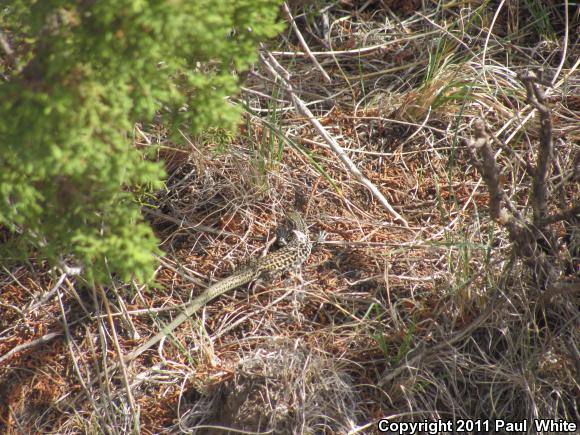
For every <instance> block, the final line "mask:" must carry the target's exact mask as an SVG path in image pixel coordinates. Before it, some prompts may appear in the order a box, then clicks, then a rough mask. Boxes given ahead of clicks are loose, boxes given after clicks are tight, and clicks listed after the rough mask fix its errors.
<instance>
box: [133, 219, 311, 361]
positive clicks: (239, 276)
mask: <svg viewBox="0 0 580 435" xmlns="http://www.w3.org/2000/svg"><path fill="white" fill-rule="evenodd" d="M287 217H288V219H289V220H290V222H291V223H292V226H293V229H292V234H293V237H291V238H290V241H289V242H288V244H287V245H286V246H284V247H283V248H281V249H279V250H277V251H274V252H271V253H269V254H267V255H266V256H264V257H261V258H258V259H254V260H251V261H250V262H248V263H247V264H245V265H243V266H242V267H240V268H239V269H238V270H236V271H235V272H234V273H233V274H232V275H230V276H229V277H227V278H224V279H222V280H221V281H219V282H217V283H215V284H214V285H212V286H210V287H208V288H207V289H206V290H205V291H204V292H203V293H202V294H201V295H199V296H198V297H197V298H195V299H194V300H193V301H191V302H190V303H189V304H188V305H187V306H186V307H185V309H184V310H183V312H182V313H180V314H179V315H178V316H177V317H176V318H175V319H174V320H173V321H172V322H171V323H169V324H168V325H166V326H164V327H162V328H161V331H159V333H158V334H156V335H155V336H153V337H152V338H150V339H149V340H147V341H146V342H145V343H144V344H142V345H141V346H139V347H138V348H137V349H135V350H133V351H132V352H130V353H129V354H127V355H125V357H124V358H123V360H124V362H125V363H128V362H130V361H132V360H134V359H135V358H137V357H138V356H139V355H141V354H142V353H143V352H145V351H146V350H147V349H149V348H151V347H152V346H155V344H157V343H159V341H161V340H162V339H163V338H164V337H166V336H167V335H169V334H171V333H172V332H173V331H174V330H175V328H177V327H178V326H179V325H181V324H182V323H183V322H185V321H186V320H187V319H188V318H189V317H190V316H191V315H192V314H194V313H195V312H196V311H197V310H199V309H200V308H201V307H203V306H204V305H205V304H207V303H208V302H209V301H211V300H212V299H215V298H217V297H218V296H220V295H222V294H224V293H225V292H227V291H230V290H233V289H235V288H236V287H239V286H241V285H244V284H247V283H249V282H250V281H253V280H255V279H257V278H259V277H260V276H262V275H263V274H265V273H268V272H270V273H272V272H273V273H275V272H284V271H287V270H291V269H293V268H295V267H298V266H300V265H301V264H302V263H303V262H304V261H305V260H306V259H307V258H308V256H309V255H310V251H311V250H312V242H311V240H310V237H309V234H308V227H307V226H306V223H305V222H304V219H303V218H302V216H301V215H300V213H298V212H295V211H293V212H290V213H288V215H287Z"/></svg>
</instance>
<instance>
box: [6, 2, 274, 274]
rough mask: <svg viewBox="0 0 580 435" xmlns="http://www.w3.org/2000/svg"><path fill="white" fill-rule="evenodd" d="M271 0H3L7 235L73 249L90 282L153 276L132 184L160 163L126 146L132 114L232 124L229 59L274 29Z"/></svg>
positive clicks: (62, 251)
mask: <svg viewBox="0 0 580 435" xmlns="http://www.w3.org/2000/svg"><path fill="white" fill-rule="evenodd" d="M278 3H279V1H277V0H195V1H190V0H165V1H163V0H99V1H84V0H82V1H81V0H76V1H72V0H68V1H64V0H38V1H31V0H9V1H5V2H3V6H1V8H2V9H0V28H1V29H2V36H3V38H4V39H5V40H6V42H7V43H8V45H9V47H10V49H9V50H4V52H3V58H2V59H1V60H0V77H2V81H1V82H0V138H1V139H0V225H2V226H4V227H6V228H7V229H8V230H9V232H10V235H9V236H8V237H7V239H8V240H9V242H10V244H11V246H22V245H23V242H25V245H26V246H27V247H28V249H31V248H32V249H33V250H36V252H39V253H41V254H42V255H43V256H46V258H48V259H49V260H51V261H52V262H56V261H58V260H59V259H62V258H65V257H67V256H69V255H73V256H74V257H75V258H77V259H79V260H81V261H82V263H83V265H84V267H85V271H86V273H87V275H88V277H89V278H91V279H96V280H98V281H106V280H107V276H109V273H110V272H113V273H117V274H119V275H120V276H121V277H122V278H124V279H127V278H129V277H136V278H138V279H140V280H146V279H147V278H148V277H150V276H151V273H152V271H153V266H154V255H153V254H154V253H156V250H157V248H156V246H157V241H156V239H155V237H154V236H153V233H152V231H151V229H150V228H149V227H148V226H147V225H146V224H144V223H143V222H142V218H141V215H140V212H139V207H138V205H137V204H136V203H135V200H134V195H133V194H132V193H131V192H133V191H135V190H136V189H137V190H140V191H143V190H144V189H145V187H144V186H147V187H148V188H152V189H155V188H159V187H160V186H161V185H162V184H161V180H162V179H163V170H162V167H161V165H160V164H159V163H156V162H151V161H148V160H147V159H146V156H145V155H144V152H143V151H141V150H138V149H136V148H135V147H134V146H133V145H132V143H131V141H130V140H129V139H130V134H129V133H130V131H131V128H132V125H133V123H134V122H137V121H144V122H147V121H148V120H151V119H152V117H153V116H154V114H155V113H156V112H159V113H161V115H162V116H163V117H164V119H165V120H166V121H167V122H168V125H171V126H174V127H177V126H184V125H187V126H188V128H189V131H190V132H191V133H192V134H197V133H200V132H201V131H203V130H204V129H206V128H208V127H212V126H214V127H215V126H219V127H223V128H231V127H233V126H235V123H236V122H237V116H238V113H237V110H236V109H235V108H234V107H233V106H231V105H229V104H228V103H227V102H226V101H225V97H226V96H229V95H231V94H233V93H235V92H236V90H237V88H238V84H237V79H236V77H235V75H234V74H232V70H233V69H234V68H235V69H237V70H243V69H246V68H247V67H248V66H249V65H250V64H251V63H252V62H253V61H254V60H255V56H256V54H255V50H256V46H257V43H258V41H260V40H263V39H265V38H268V37H272V36H274V34H275V33H276V32H277V31H279V30H281V29H280V27H279V25H277V24H275V22H276V17H277V13H278V9H277V6H278ZM0 53H2V51H0ZM145 190H146V189H145ZM0 228H1V227H0ZM6 246H8V245H7V244H5V246H4V247H6ZM4 255H5V254H4Z"/></svg>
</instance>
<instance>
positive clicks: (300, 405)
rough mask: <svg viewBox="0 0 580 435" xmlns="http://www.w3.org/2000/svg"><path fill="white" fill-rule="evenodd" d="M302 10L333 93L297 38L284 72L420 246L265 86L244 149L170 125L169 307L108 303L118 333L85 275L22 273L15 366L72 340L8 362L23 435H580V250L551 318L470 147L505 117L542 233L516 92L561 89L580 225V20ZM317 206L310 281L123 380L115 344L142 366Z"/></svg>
mask: <svg viewBox="0 0 580 435" xmlns="http://www.w3.org/2000/svg"><path fill="white" fill-rule="evenodd" d="M294 3H298V4H294V6H293V5H292V4H291V5H290V6H291V8H290V9H291V11H292V14H293V16H294V17H295V19H296V21H297V24H298V28H299V29H300V31H301V33H302V34H303V36H304V38H305V40H306V41H307V43H308V45H309V48H310V49H311V51H312V52H313V56H314V57H315V58H316V59H317V61H318V63H319V66H320V68H322V69H323V70H324V71H325V72H326V73H327V74H328V75H329V77H330V78H331V79H332V82H331V83H328V82H326V81H325V80H324V76H323V74H322V73H321V70H320V68H319V67H317V66H315V65H314V64H313V63H312V60H311V59H310V58H309V57H307V56H300V55H297V54H296V53H295V52H296V51H297V50H302V49H301V47H300V45H299V41H298V39H297V38H296V34H295V33H294V32H293V31H291V30H289V31H288V32H287V33H286V34H284V35H282V36H281V38H280V39H279V41H278V42H277V43H278V46H277V47H275V45H276V43H271V44H270V46H269V49H270V50H271V51H272V52H273V54H274V57H275V58H276V59H277V61H278V62H280V64H281V66H282V67H283V68H285V69H286V70H287V71H288V72H290V74H291V79H290V81H291V84H292V87H293V88H294V90H295V91H296V92H297V93H298V94H299V97H300V98H301V99H302V100H303V101H305V102H306V103H307V104H308V107H309V109H310V110H311V111H312V112H313V113H314V114H315V115H316V116H317V118H318V119H319V121H320V122H321V123H322V125H323V126H324V127H325V129H326V131H327V132H328V133H330V134H331V135H332V136H333V138H334V139H335V140H337V142H338V143H339V144H340V146H342V147H343V148H344V150H345V151H346V153H347V155H348V156H349V157H350V159H352V161H353V162H354V164H355V165H356V166H357V167H358V168H359V169H360V170H361V171H362V172H363V174H364V175H365V176H366V177H367V178H368V179H369V180H370V181H371V182H372V183H373V184H374V185H375V186H377V187H378V189H379V190H380V191H381V192H382V194H383V195H384V196H385V197H386V199H387V200H388V201H389V203H390V204H391V205H393V206H394V207H395V209H396V210H397V212H398V213H400V214H401V215H402V216H403V217H404V219H405V220H406V221H407V222H408V223H409V227H408V228H407V227H405V226H404V225H402V224H401V223H399V222H396V221H395V220H394V219H393V217H392V215H391V214H390V213H388V211H387V210H386V209H385V208H384V207H383V206H382V205H381V204H380V203H379V202H378V201H377V200H376V199H375V198H374V197H373V196H372V195H371V193H370V192H369V190H367V189H366V188H365V187H363V186H362V185H361V184H360V183H359V182H357V181H355V179H354V178H353V177H352V176H351V175H350V174H349V173H348V172H347V171H346V170H345V168H344V166H343V164H342V163H340V161H339V159H338V158H337V156H336V154H335V153H333V152H332V151H331V150H330V148H329V146H328V144H327V143H325V142H324V141H323V139H322V138H321V137H320V135H319V133H318V132H317V131H316V130H315V129H314V127H313V126H312V124H311V123H310V122H309V120H308V119H306V118H305V117H304V116H302V115H300V114H299V113H298V112H296V110H295V109H294V107H293V105H292V104H291V100H290V97H289V96H288V95H287V94H285V93H284V92H282V91H281V88H280V86H279V84H278V83H276V82H275V81H274V80H272V78H271V76H270V75H269V74H268V71H267V70H266V68H264V65H263V64H258V65H256V67H255V70H254V71H252V72H251V73H250V74H249V75H248V76H247V77H246V80H245V83H244V91H243V93H242V96H241V98H240V100H239V101H238V103H239V104H244V105H245V106H246V109H247V110H246V111H245V113H244V117H243V123H242V128H241V132H240V134H239V135H237V136H235V137H231V136H227V135H225V134H224V133H223V132H220V131H213V132H208V134H207V135H205V136H203V137H195V138H192V137H188V136H187V134H185V133H184V138H185V139H187V140H186V142H185V145H176V144H173V143H170V142H169V141H168V140H167V139H166V138H165V136H164V128H163V126H159V125H157V126H150V127H147V128H145V127H141V128H140V129H137V131H136V138H137V139H136V141H137V143H138V145H140V146H149V145H151V144H153V145H161V147H160V149H159V157H160V158H163V159H164V160H165V161H166V162H167V163H166V165H167V171H168V174H169V178H168V180H167V188H166V190H164V191H162V192H159V193H158V195H157V197H156V198H154V199H153V200H148V202H149V203H150V204H151V205H152V206H154V207H156V211H155V213H153V214H151V213H149V214H146V216H147V217H148V219H150V221H151V223H152V225H153V226H154V228H155V229H156V231H157V234H158V236H159V238H160V240H161V247H162V249H163V250H164V252H165V253H166V255H165V256H164V258H162V259H161V260H160V266H159V269H158V270H157V272H156V279H157V281H158V283H159V286H158V287H157V288H145V287H142V286H139V285H137V284H136V283H118V285H117V286H116V287H114V288H108V289H105V292H106V296H107V300H108V303H109V304H110V310H111V316H110V317H109V316H107V310H106V307H105V305H104V304H103V298H102V296H101V295H100V294H99V292H98V291H97V290H96V289H95V290H93V289H87V288H86V287H85V286H84V285H83V283H82V282H81V281H80V279H78V278H77V277H75V276H74V275H70V274H68V275H66V276H65V277H64V279H63V280H61V282H60V284H58V283H57V281H58V280H59V277H61V276H62V275H61V273H62V272H59V271H55V270H48V269H47V268H46V267H45V265H44V264H42V263H40V262H38V261H36V260H35V259H30V260H29V261H28V262H27V264H23V265H22V266H21V267H15V268H12V269H10V270H9V269H7V268H4V269H3V273H4V275H3V276H2V282H1V283H0V286H2V292H1V293H0V355H2V354H4V353H5V352H8V351H9V350H10V349H13V348H14V347H15V346H17V345H20V344H23V343H28V342H32V341H33V340H35V339H38V338H39V337H42V336H43V335H45V334H47V333H50V332H54V331H58V332H61V331H62V333H61V337H59V338H53V339H51V340H50V341H49V342H48V344H43V343H37V345H36V346H33V347H30V348H27V349H23V350H22V351H21V352H18V353H15V354H13V355H12V356H11V357H10V358H9V359H7V360H6V361H2V362H1V363H0V364H2V365H0V428H2V429H3V431H5V432H8V433H34V432H43V433H126V432H131V431H137V427H140V430H141V431H142V432H143V433H181V431H193V432H196V433H227V430H226V429H225V428H226V427H233V428H237V429H238V431H237V432H232V433H240V432H239V431H246V432H243V433H253V432H259V431H262V432H264V431H268V430H271V431H273V433H301V434H302V433H303V434H310V433H373V432H374V431H375V430H376V427H377V426H376V425H377V422H378V420H379V419H383V418H389V419H391V420H392V421H416V422H421V421H423V420H424V419H428V420H434V419H442V420H445V421H448V420H454V419H460V418H473V419H490V420H495V419H507V420H509V421H521V420H528V421H531V420H532V419H535V418H553V419H564V420H567V421H570V422H572V421H578V420H579V415H578V411H577V409H578V403H577V398H578V397H579V393H580V391H579V385H578V382H577V379H578V378H579V377H580V362H579V361H580V353H579V352H578V348H577V346H578V345H577V343H578V342H580V340H579V336H578V335H579V332H578V331H579V328H578V326H579V318H578V310H577V302H578V299H577V298H578V293H577V292H576V293H574V289H576V290H577V288H578V282H579V281H578V280H580V269H579V267H580V266H579V257H580V253H579V252H580V247H579V245H580V242H579V237H580V236H579V235H578V230H577V228H578V227H576V229H575V230H574V227H573V225H572V226H566V225H565V222H560V223H557V224H556V225H555V231H556V233H557V235H558V237H559V238H560V240H561V243H562V256H563V258H562V262H563V264H564V265H565V267H563V268H562V276H561V278H562V280H563V281H565V282H566V283H570V287H569V288H568V287H566V288H568V290H564V291H563V292H561V293H560V294H555V295H552V296H550V297H546V292H545V291H543V290H542V289H539V288H537V286H535V285H534V280H533V276H532V275H533V273H531V272H530V271H529V270H528V269H527V268H526V265H525V264H524V263H523V262H521V261H519V259H518V258H517V257H514V256H513V255H512V243H511V241H510V239H509V237H508V235H507V233H506V231H505V230H504V229H503V228H502V227H501V226H498V225H497V224H496V223H495V222H494V221H493V220H492V219H491V218H490V217H489V212H488V209H487V206H488V191H487V190H486V187H485V184H484V183H482V182H481V179H480V176H479V174H478V173H477V171H475V170H474V168H473V167H472V166H471V164H470V162H469V159H468V155H467V153H466V152H465V146H464V145H463V142H462V140H463V139H466V138H468V137H469V135H470V128H471V124H472V122H473V120H474V118H475V117H479V116H482V117H483V118H484V119H485V120H486V124H487V126H488V128H489V129H490V130H491V131H492V132H493V133H494V134H495V135H496V136H497V138H498V139H499V140H501V141H503V143H504V144H505V145H506V147H508V148H511V149H512V150H513V153H512V154H509V155H508V153H507V152H506V150H501V149H500V148H496V151H497V161H498V165H499V166H500V167H501V168H502V182H503V184H502V187H503V189H504V191H505V192H506V194H507V196H508V197H509V198H510V199H511V201H512V202H513V203H514V204H515V206H516V207H517V208H518V210H519V211H520V212H521V213H522V214H523V215H524V216H526V215H528V214H529V213H530V211H529V210H527V208H526V204H527V201H528V198H529V195H530V180H529V178H527V176H526V173H525V168H524V164H523V163H522V162H523V161H525V160H529V161H531V162H534V159H535V155H536V151H537V147H538V138H539V135H540V126H539V125H538V123H537V122H536V118H535V115H534V110H533V108H532V107H530V106H529V105H528V104H527V103H526V100H525V98H526V93H525V89H524V87H523V85H522V84H521V83H520V82H519V80H518V79H517V77H516V74H517V73H518V72H521V71H523V70H528V69H530V70H536V69H539V68H543V70H544V75H545V77H547V78H549V79H552V77H554V79H553V83H554V86H553V87H551V88H550V89H549V94H548V96H549V103H550V105H551V108H552V114H553V126H554V138H555V139H554V140H555V155H554V162H555V165H554V167H555V168H557V169H552V171H551V172H550V177H551V178H550V180H549V183H550V192H551V194H552V196H551V200H550V202H549V205H550V212H552V213H554V212H556V211H558V210H563V209H566V208H567V207H570V206H572V205H574V204H578V203H579V201H580V188H579V184H578V180H579V179H580V178H579V175H578V172H580V169H578V164H579V163H578V162H579V160H580V158H578V157H577V156H578V155H580V154H579V153H580V147H579V146H578V143H579V139H580V133H579V130H578V120H579V117H580V95H579V93H578V89H579V88H578V74H577V67H578V61H577V59H578V54H579V51H578V40H577V39H575V38H577V35H576V34H575V33H574V31H573V29H572V28H570V26H569V25H568V24H569V23H573V22H574V20H576V22H577V21H578V11H577V9H574V8H573V7H572V6H570V8H569V13H570V16H568V17H567V21H566V17H565V16H564V10H563V6H562V5H561V4H560V3H557V4H556V3H554V4H551V3H550V2H548V3H550V5H549V6H544V14H545V16H546V19H545V20H543V19H541V17H542V14H539V15H538V19H537V20H536V21H535V22H533V23H531V24H530V20H529V19H526V16H527V14H528V13H529V11H528V9H527V7H526V6H524V5H525V4H528V5H536V6H538V5H541V4H543V2H539V1H533V0H530V1H529V2H528V3H525V2H519V3H521V4H519V3H518V2H506V3H505V4H504V3H501V5H502V7H501V8H500V6H499V3H500V2H487V3H486V4H485V5H483V6H482V5H481V2H477V1H461V2H439V3H436V2H424V3H426V5H425V6H424V7H417V6H416V5H417V4H418V3H419V2H414V1H411V0H409V1H382V2H373V1H369V2H366V3H365V2H361V3H363V4H361V5H353V3H356V2H349V1H343V2H334V3H328V4H324V3H323V2H314V4H315V6H309V4H302V3H301V2H294ZM514 3H515V4H514ZM389 7H390V8H391V9H389ZM538 7H539V6H538ZM565 31H568V34H569V38H568V41H567V44H564V34H565ZM357 50H360V51H357ZM575 62H576V63H575ZM558 174H563V175H562V176H561V177H560V176H559V175H558ZM574 177H576V178H574ZM297 187H298V188H302V189H303V190H304V192H306V195H307V197H308V214H307V218H306V219H307V221H308V223H310V224H311V225H312V227H311V230H312V233H313V234H316V233H318V232H320V231H324V232H326V233H327V237H326V240H325V241H324V242H322V243H320V244H319V245H318V247H317V249H316V250H315V252H314V253H313V255H312V256H311V258H310V260H309V261H308V262H307V264H306V265H305V266H304V267H303V268H302V273H301V279H300V277H296V276H289V277H282V278H279V279H275V280H273V281H267V282H259V283H256V284H254V285H253V286H251V287H250V288H249V289H245V288H242V289H238V290H237V291H235V292H233V293H231V294H229V295H226V296H224V297H222V298H220V299H219V300H217V301H214V302H212V303H211V304H209V305H207V306H206V307H205V309H204V310H203V311H201V312H199V313H198V315H197V316H196V317H195V318H192V320H191V322H190V323H188V324H186V325H184V326H182V327H180V328H179V329H178V330H177V331H176V332H175V339H176V340H177V342H175V341H173V340H172V339H170V338H168V339H167V340H165V342H164V343H163V344H162V346H160V347H158V348H155V349H152V350H151V351H149V352H147V353H146V354H145V355H144V356H143V357H141V358H140V359H139V360H137V361H134V362H133V363H132V364H131V365H130V367H127V368H126V373H125V374H124V375H125V376H126V379H125V382H123V381H122V380H121V379H122V376H121V375H120V374H118V373H117V374H112V373H108V372H107V371H106V370H105V364H109V365H110V364H111V363H112V361H114V360H116V359H117V358H118V355H117V354H116V350H115V349H116V347H115V345H114V343H115V342H117V343H118V346H119V349H122V351H123V352H124V353H128V352H129V351H130V349H132V348H133V347H135V346H136V345H137V344H138V343H141V342H142V341H143V340H144V338H146V337H148V336H150V335H151V334H155V333H156V332H157V331H158V323H157V322H158V320H157V315H153V314H151V313H149V312H147V310H144V309H145V308H148V307H150V308H151V307H153V308H169V307H173V306H177V305H179V304H181V303H183V302H186V301H187V300H189V299H190V297H192V296H193V295H196V294H198V293H199V292H201V291H202V287H201V285H200V283H207V282H209V280H210V279H219V278H220V277H222V276H225V275H227V274H228V273H229V272H230V271H231V269H232V266H233V265H235V264H239V263H240V262H241V261H243V259H245V258H247V257H248V256H252V255H260V254H261V252H262V250H263V248H264V246H265V244H266V242H267V241H268V240H270V239H272V237H273V235H274V230H275V227H276V222H278V221H279V220H280V219H281V217H282V216H283V211H284V210H285V209H288V208H289V207H290V206H291V204H292V201H293V194H294V190H295V188H297ZM568 222H569V223H576V224H578V218H577V217H571V218H570V219H569V221H568ZM566 256H568V257H566ZM57 284H58V285H57ZM53 288H56V291H53V292H52V293H50V294H49V296H50V297H47V298H45V300H43V301H42V303H40V304H36V305H34V306H33V304H34V301H36V300H37V299H38V298H40V297H41V295H43V294H45V293H46V292H47V291H49V290H51V289H53ZM570 289H572V290H570ZM167 316H168V314H167V313H159V318H161V319H166V318H167ZM62 324H65V325H67V326H66V328H64V329H63V327H62V326H61V325H62ZM111 325H114V326H115V328H114V329H113V328H112V327H111ZM64 338H68V340H65V339H64ZM175 344H178V345H177V346H176V345H175ZM210 427H213V429H210Z"/></svg>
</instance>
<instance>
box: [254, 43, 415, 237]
mask: <svg viewBox="0 0 580 435" xmlns="http://www.w3.org/2000/svg"><path fill="white" fill-rule="evenodd" d="M262 49H263V50H264V51H263V53H261V54H260V57H261V59H262V62H263V63H264V65H265V66H266V68H267V69H268V71H269V72H270V74H271V75H272V76H273V77H275V78H276V79H277V80H278V81H279V82H280V84H281V85H282V87H283V88H284V90H285V91H286V92H287V93H288V95H290V97H291V98H292V101H293V103H294V105H295V106H296V109H297V110H298V111H299V112H300V113H301V114H302V115H304V116H305V117H306V118H308V120H309V121H310V123H311V124H312V125H313V126H314V128H315V129H316V130H317V131H318V133H319V134H320V135H321V136H322V137H323V138H324V140H325V141H326V142H327V143H328V144H329V145H330V147H331V149H332V150H333V151H334V152H335V153H336V154H337V155H338V158H339V159H340V161H341V162H342V163H343V164H344V166H345V167H346V169H347V170H348V171H349V172H350V173H351V174H352V175H353V176H354V177H355V178H356V180H357V181H359V182H360V183H361V184H363V185H364V186H365V187H366V188H367V189H369V191H370V192H371V193H372V194H373V196H374V197H375V198H377V199H378V200H379V202H380V203H381V204H382V205H383V206H384V207H385V208H386V209H387V210H388V211H389V213H390V214H391V215H392V216H394V218H395V219H396V220H397V221H399V222H401V223H402V224H403V225H404V226H405V227H407V228H408V227H409V224H408V222H407V221H406V220H405V219H404V218H403V217H402V216H401V215H400V214H399V213H397V212H396V211H395V209H394V208H393V207H392V206H391V204H389V201H387V198H385V197H384V195H383V194H382V193H381V192H380V190H379V189H378V188H377V187H376V186H375V185H374V184H373V183H371V181H370V180H369V179H368V178H366V177H365V176H364V175H363V174H362V172H361V171H360V170H359V169H358V168H357V167H356V165H355V164H354V162H353V161H352V160H351V159H350V158H349V157H348V156H347V155H346V153H345V152H344V150H343V149H342V147H341V146H340V145H339V144H338V143H337V142H336V141H335V140H334V139H333V137H332V136H331V135H330V134H329V133H328V132H327V131H326V130H325V129H324V127H323V126H322V124H321V123H320V121H318V119H317V118H316V117H315V116H314V114H313V113H312V112H311V111H310V109H308V107H307V106H306V104H304V102H303V101H302V100H301V99H300V98H299V97H298V95H296V92H294V88H293V86H292V84H291V83H290V73H288V71H286V70H285V69H284V68H283V67H282V66H281V65H280V64H279V63H278V62H277V61H276V59H275V58H274V56H272V54H271V53H269V52H268V51H266V50H265V48H264V46H262Z"/></svg>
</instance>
